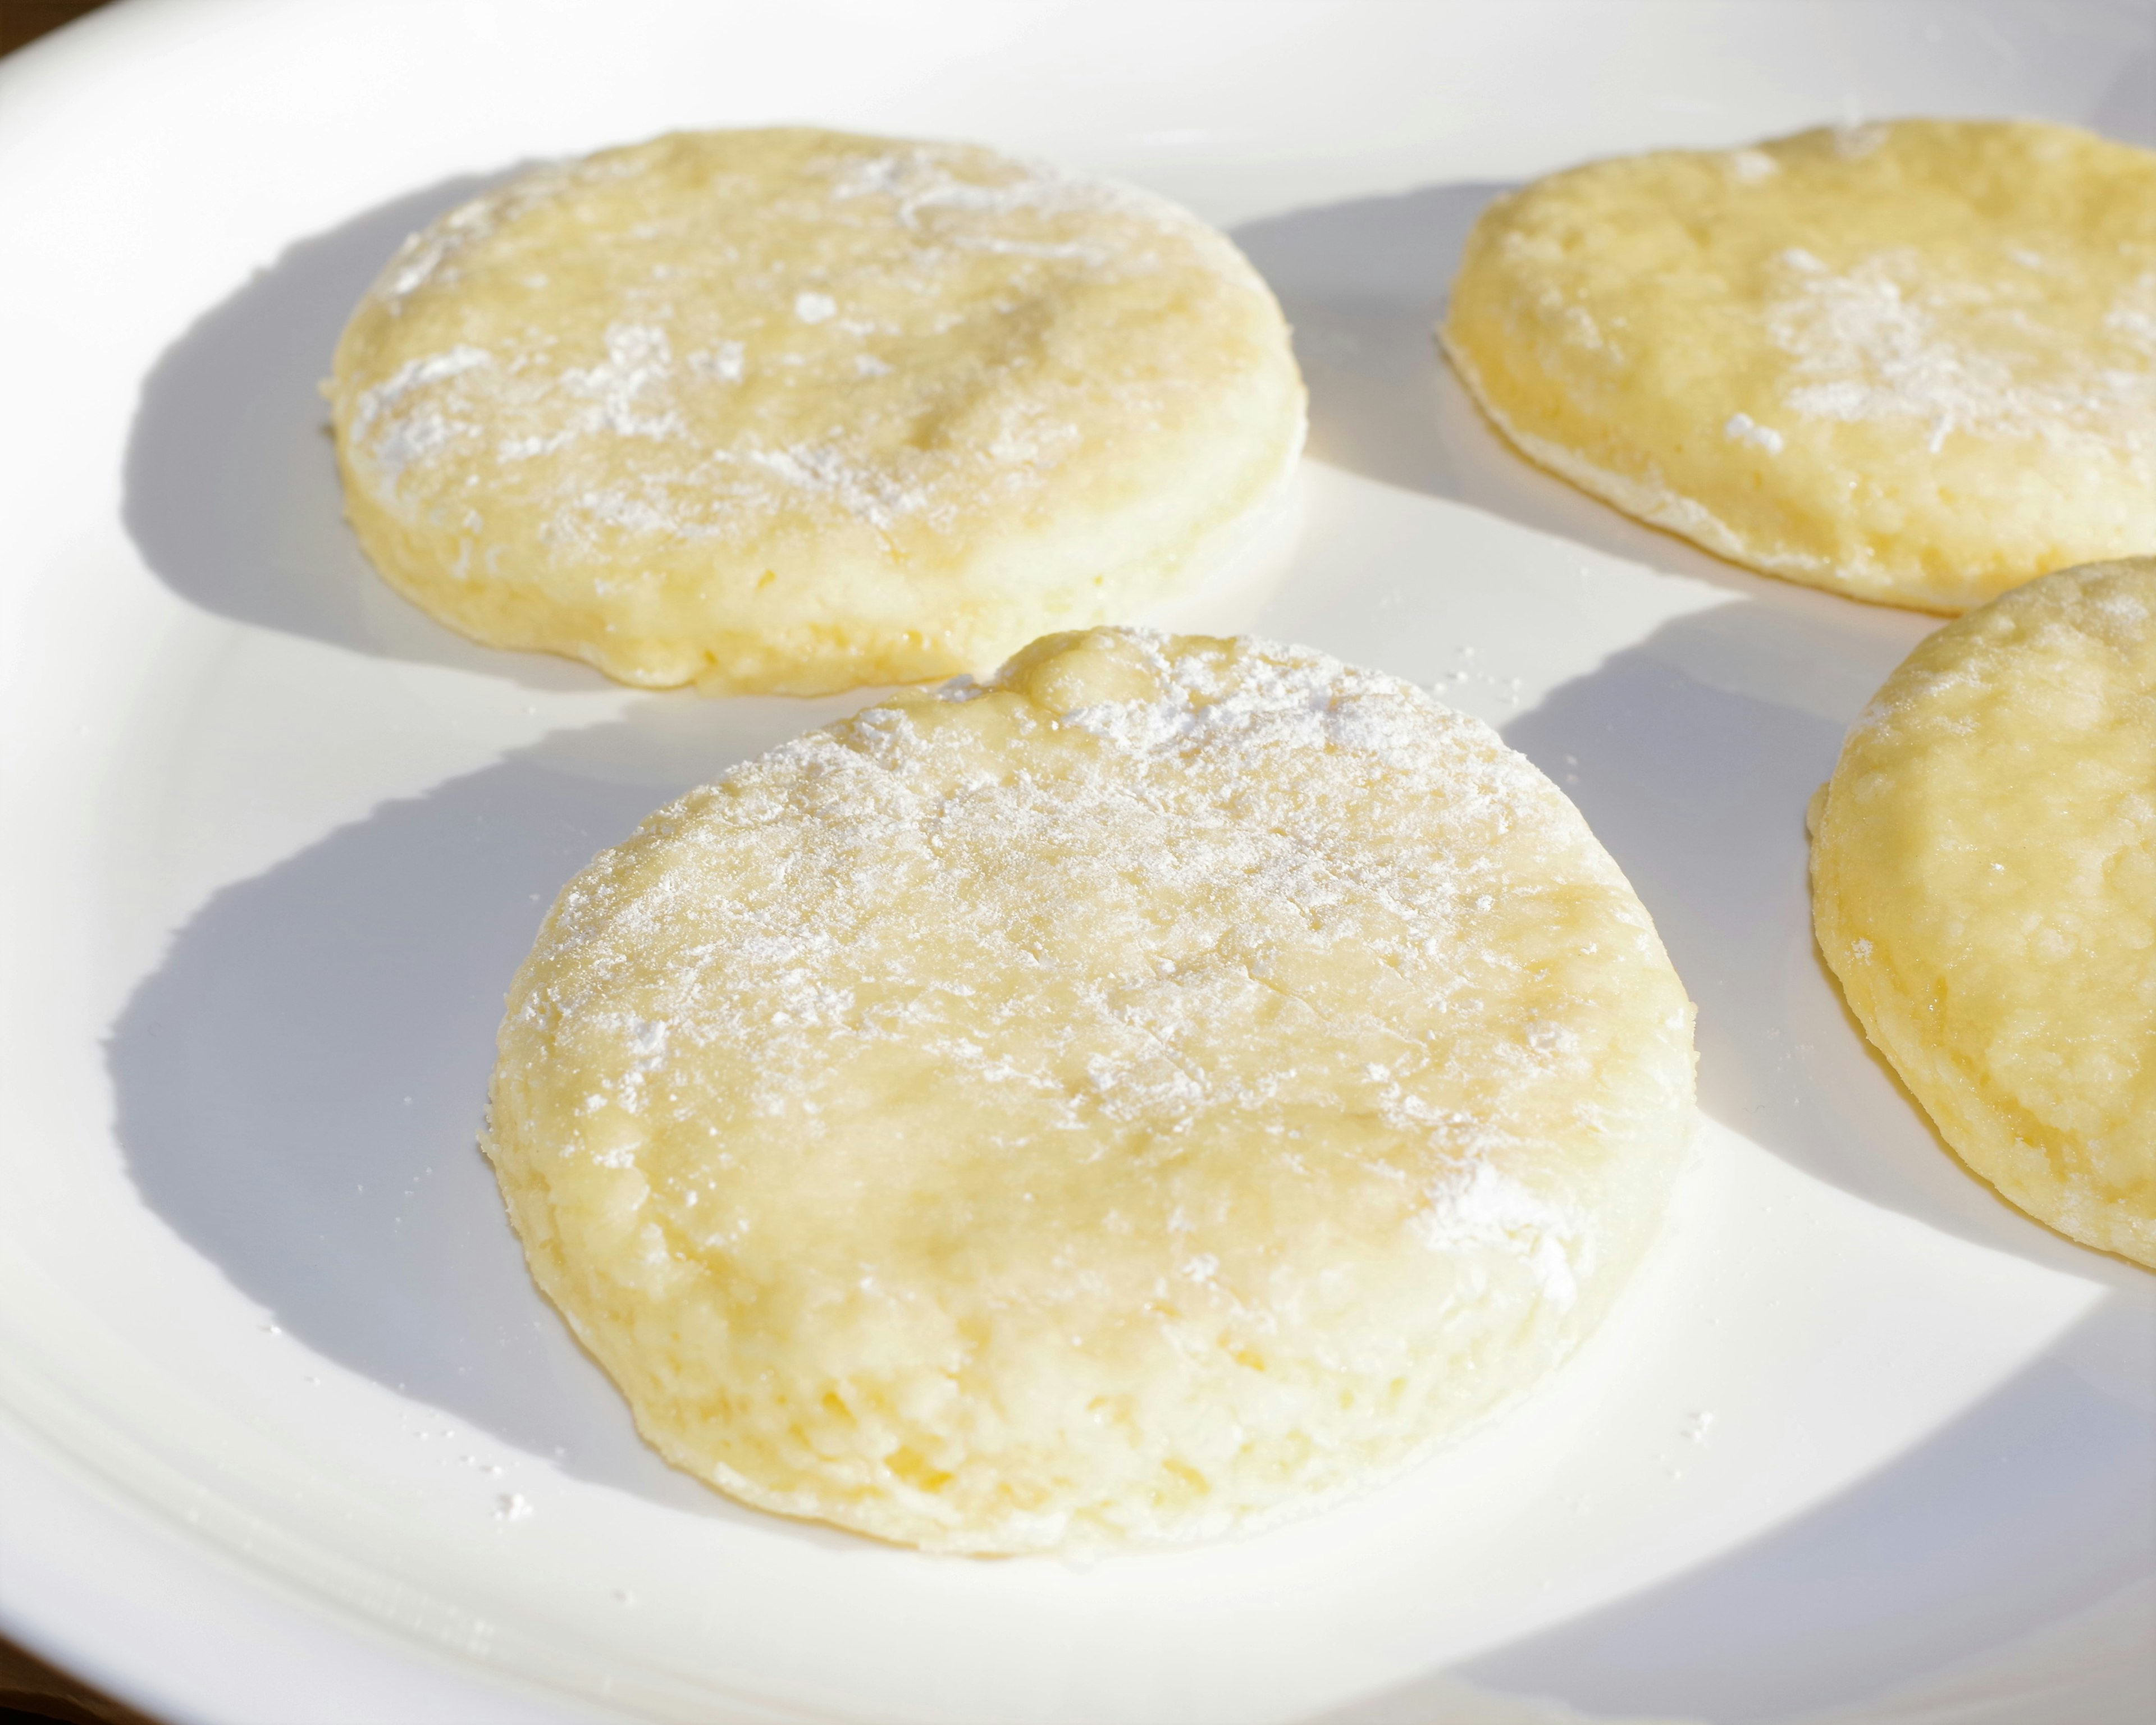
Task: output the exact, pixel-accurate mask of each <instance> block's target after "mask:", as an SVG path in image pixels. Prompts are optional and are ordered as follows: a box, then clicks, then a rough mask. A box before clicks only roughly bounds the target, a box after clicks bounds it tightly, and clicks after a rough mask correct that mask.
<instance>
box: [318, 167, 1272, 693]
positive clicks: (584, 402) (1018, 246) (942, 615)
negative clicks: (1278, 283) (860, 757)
mask: <svg viewBox="0 0 2156 1725" xmlns="http://www.w3.org/2000/svg"><path fill="white" fill-rule="evenodd" d="M326 388H327V393H328V395H329V398H330V400H331V408H332V417H333V421H334V426H335V430H336V443H337V452H338V458H339V461H340V464H341V469H342V472H343V475H344V482H345V498H346V511H347V513H348V514H349V516H350V517H351V520H352V524H353V526H354V527H355V528H356V529H357V532H358V535H359V538H360V541H361V543H362V545H363V546H364V547H365V548H366V550H367V554H368V556H369V557H371V558H372V560H373V562H374V563H375V566H376V567H377V568H378V569H379V570H380V571H381V572H382V574H383V575H384V576H385V577H386V578H388V580H389V581H390V582H391V583H393V584H394V585H395V586H396V587H398V588H399V589H400V590H401V591H402V592H403V593H405V594H406V595H407V596H408V597H409V598H412V599H413V600H415V601H416V602H417V603H419V604H420V605H422V606H423V607H425V608H427V609H428V610H429V611H430V612H431V613H433V614H434V615H435V616H436V617H438V618H439V619H442V620H443V621H444V622H446V623H448V624H450V625H452V626H453V627H454V628H456V629H460V630H462V631H463V632H464V633H465V634H469V635H470V636H472V637H474V638H475V639H478V640H480V641H484V642H486V643H488V644H492V645H495V646H502V647H524V648H537V649H545V650H547V651H550V652H555V653H562V654H567V655H571V656H572V657H576V658H579V659H583V660H588V661H589V662H590V663H591V664H593V665H597V666H598V668H599V669H600V670H603V671H605V672H607V673H608V675H611V676H614V677H618V678H619V679H621V680H624V681H627V682H631V683H637V684H643V685H649V686H667V685H677V684H682V683H688V682H696V683H700V684H701V685H704V686H706V687H707V688H711V689H713V690H720V691H748V690H759V691H779V692H786V693H794V694H809V693H818V692H823V691H831V690H835V689H841V688H847V687H851V686H856V685H868V684H877V683H891V682H906V681H916V680H922V679H925V678H931V677H937V676H942V675H949V674H951V673H952V672H954V671H977V670H984V669H986V668H988V667H991V666H993V665H995V664H996V663H998V661H999V660H1001V659H1003V658H1004V656H1005V655H1008V654H1009V653H1011V652H1012V651H1014V650H1015V649H1017V648H1018V647H1019V646H1020V645H1022V644H1024V642H1026V641H1027V640H1029V639H1032V638H1033V637H1034V635H1036V634H1039V633H1041V632H1042V631H1043V630H1045V629H1055V628H1069V627H1074V626H1082V625H1085V624H1092V623H1096V622H1102V621H1106V620H1110V619H1116V618H1120V617H1122V616H1125V615H1127V614H1132V613H1134V612H1137V611H1138V610H1139V609H1141V608H1143V607H1144V606H1145V605H1146V604H1147V603H1150V602H1152V600H1154V599H1157V598H1162V597H1163V596H1165V595H1168V594H1169V593H1173V592H1175V591H1178V590H1180V589H1182V588H1185V587H1187V586H1188V585H1189V584H1190V583H1193V582H1194V581H1195V580H1197V579H1199V578H1201V577H1202V575H1203V574H1204V572H1205V570H1206V569H1207V568H1208V567H1210V566H1211V565H1212V564H1213V563H1214V562H1216V561H1217V560H1218V559H1219V557H1220V556H1221V555H1223V554H1224V552H1225V551H1226V550H1227V549H1228V548H1229V547H1232V546H1233V545H1234V543H1235V541H1236V538H1237V535H1236V531H1235V530H1236V528H1237V526H1238V524H1239V523H1240V522H1243V521H1245V520H1246V518H1247V517H1248V516H1250V513H1251V512H1252V511H1255V510H1257V509H1259V508H1260V506H1262V505H1264V504H1265V503H1266V502H1267V501H1269V500H1270V499H1271V498H1272V497H1274V496H1275V495H1276V494H1277V493H1278V491H1279V490H1280V488H1281V486H1282V485H1284V484H1285V482H1286V475H1287V474H1288V472H1289V470H1290V469H1291V467H1292V465H1293V464H1294V461H1295V459H1296V455H1297V454H1298V453H1299V451H1300V449H1301V442H1302V433H1303V392H1302V385H1301V379H1300V377H1299V376H1298V374H1297V372H1296V367H1295V362H1294V359H1293V357H1292V355H1291V352H1290V350H1289V346H1288V339H1287V330H1286V325H1285V323H1284V322H1283V321H1282V320H1281V314H1280V310H1279V307H1278V306H1277V305H1276V303H1275V302H1274V300H1273V298H1272V295H1270V293H1269V292H1268V291H1267V290H1266V289H1265V285H1264V284H1263V283H1262V282H1261V281H1260V280H1259V278H1258V276H1257V275H1256V273H1255V271H1254V270H1252V269H1251V268H1250V265H1249V264H1248V263H1247V262H1245V259H1243V257H1242V255H1241V254H1240V253H1239V252H1238V251H1237V250H1236V249H1235V247H1234V245H1233V244H1230V243H1229V241H1228V240H1227V239H1225V238H1224V237H1223V236H1222V235H1221V234H1218V233H1216V232H1214V230H1213V229H1212V228H1209V227H1207V226H1205V225H1204V223H1201V222H1199V221H1198V220H1197V219H1196V218H1194V217H1192V216H1190V215H1188V214H1187V213H1184V212H1183V211H1182V210H1180V209H1178V208H1176V207H1175V206H1173V204H1170V203H1168V202H1166V201H1165V200H1163V199H1162V198H1156V197H1152V196H1151V195H1150V194H1147V193H1142V192H1137V191H1134V190H1132V189H1130V188H1127V187H1121V186H1116V185H1112V184H1110V183H1107V182H1101V181H1097V180H1090V179H1083V178H1078V177H1072V176H1069V175H1065V174H1063V173H1060V172H1057V171H1055V170H1053V169H1050V168H1047V167H1041V166H1039V165H1038V164H1034V163H1029V162H1017V161H1014V160H1012V159H1010V158H1009V157H1003V156H999V155H997V154H995V153H993V151H988V150H986V149H982V148H978V147H976V146H968V145H961V144H940V143H921V142H912V141H900V140H893V139H887V138H874V137H860V136H848V135H842V134H839V133H834V132H826V131H809V130H803V129H782V130H773V131H721V132H703V133H688V134H677V135H675V136H668V137H663V138H660V139H658V140H656V141H653V142H650V143H647V144H642V145H638V146H632V147H629V148H624V149H619V150H610V151H603V152H602V153H600V154H598V155H596V156H593V157H588V158H587V159H585V160H583V161H578V162H570V163H567V164H565V165H562V166H557V167H545V168H542V169H539V170H537V171H536V172H531V173H529V174H526V175H525V176H524V177H521V178H519V179H517V180H515V181H513V182H511V183H510V184H508V185H506V186H505V187H502V188H501V189H500V190H499V191H496V192H494V193H489V194H488V195H486V196H485V197H482V198H478V199H476V200H475V201H474V202H472V203H468V204H465V206H463V207H462V208H459V209H456V210H454V211H452V212H451V213H449V214H448V215H446V216H444V217H443V218H441V219H440V220H439V221H437V222H436V223H434V225H433V226H431V227H429V228H427V229H426V230H425V231H424V232H423V233H420V234H415V235H414V236H413V238H412V239H410V240H409V241H408V242H407V243H406V244H405V246H404V248H403V250H402V251H400V252H399V253H398V255H397V257H396V258H395V259H394V260H393V262H392V263H391V264H390V265H389V267H388V270H386V271H385V272H384V273H383V275H382V277H381V279H380V280H377V282H376V283H375V285H373V287H372V289H371V290H369V291H368V293H367V296H366V298H365V299H364V300H362V302H361V304H360V305H359V308H358V310H357V311H356V312H355V313H354V314H353V316H352V321H351V323H350V324H349V325H348V326H347V327H346V330H345V332H344V335H343V337H342V339H341V341H340V342H339V343H338V346H337V350H336V361H335V367H334V376H333V377H332V378H331V382H330V383H329V384H328V385H327V386H326Z"/></svg>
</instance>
